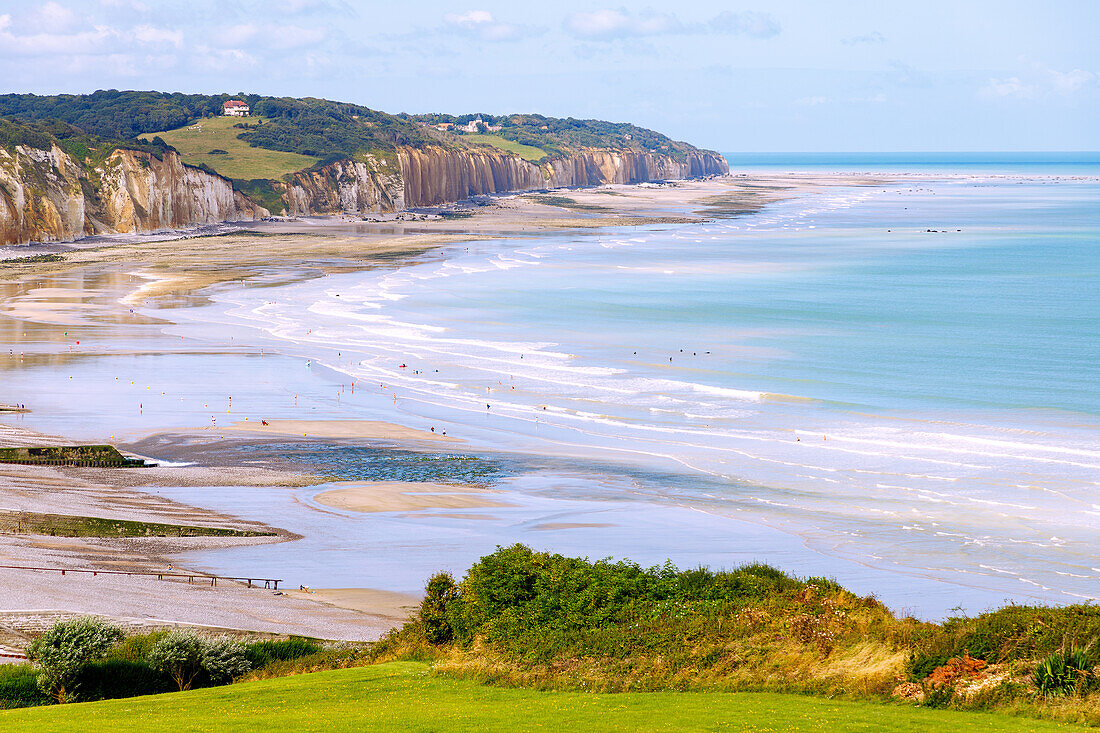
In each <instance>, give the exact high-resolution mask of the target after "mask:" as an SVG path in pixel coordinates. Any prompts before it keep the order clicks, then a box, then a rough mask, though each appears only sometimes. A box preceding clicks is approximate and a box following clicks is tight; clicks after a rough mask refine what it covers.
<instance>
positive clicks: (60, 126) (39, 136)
mask: <svg viewBox="0 0 1100 733" xmlns="http://www.w3.org/2000/svg"><path fill="white" fill-rule="evenodd" d="M18 145H22V146H24V147H27V148H36V149H39V150H49V149H50V148H51V147H52V146H53V145H57V146H58V147H60V148H61V149H62V150H64V151H65V152H66V153H68V154H69V155H71V156H72V157H73V158H74V159H75V160H77V161H80V162H82V163H86V164H87V163H91V164H97V163H100V162H102V161H103V160H105V159H106V158H107V156H109V155H110V154H111V153H113V152H114V151H115V150H118V149H119V148H126V149H128V150H138V151H140V152H144V153H149V154H151V155H154V156H156V157H157V158H161V157H162V156H163V155H164V153H165V152H166V151H168V150H170V149H171V147H170V146H169V145H168V144H167V143H166V142H164V140H162V139H161V138H159V137H156V136H154V137H153V138H151V139H149V140H128V141H122V140H117V139H108V138H103V137H100V136H99V135H93V134H88V133H86V132H84V131H83V130H81V129H79V128H77V127H74V126H73V125H70V124H67V123H65V122H62V121H60V120H51V119H46V120H35V121H21V120H18V119H15V120H12V119H4V118H2V117H0V147H2V148H4V149H5V150H8V151H9V152H11V151H14V150H15V147H16V146H18Z"/></svg>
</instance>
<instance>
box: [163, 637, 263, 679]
mask: <svg viewBox="0 0 1100 733" xmlns="http://www.w3.org/2000/svg"><path fill="white" fill-rule="evenodd" d="M146 661H147V662H148V664H149V666H150V667H152V668H153V669H155V670H157V671H158V672H161V673H163V674H166V675H168V676H169V677H170V678H171V679H172V681H173V682H174V683H175V684H176V686H177V687H178V688H179V689H180V691H183V690H190V689H191V688H192V687H193V686H195V685H196V683H197V684H199V685H200V686H201V685H202V684H205V683H212V684H222V683H225V682H229V681H231V680H232V679H233V678H234V677H237V676H239V675H242V674H244V673H245V672H247V671H248V670H249V669H251V665H250V664H249V661H248V657H247V656H246V653H245V647H244V644H241V643H240V642H238V641H234V640H232V639H227V638H218V639H204V638H203V637H201V636H199V635H198V634H196V633H195V632H193V631H188V630H176V631H169V632H168V633H167V634H165V635H164V636H163V637H162V638H161V639H160V640H159V641H157V642H156V643H155V644H153V646H152V648H151V649H150V650H149V654H148V656H147V657H146Z"/></svg>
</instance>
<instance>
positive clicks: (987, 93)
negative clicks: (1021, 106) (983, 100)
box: [978, 76, 1036, 99]
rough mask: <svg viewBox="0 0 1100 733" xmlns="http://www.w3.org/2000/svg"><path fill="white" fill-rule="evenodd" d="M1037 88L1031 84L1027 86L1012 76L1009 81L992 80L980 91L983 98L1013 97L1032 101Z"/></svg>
mask: <svg viewBox="0 0 1100 733" xmlns="http://www.w3.org/2000/svg"><path fill="white" fill-rule="evenodd" d="M1035 92H1036V88H1035V87H1034V86H1033V85H1031V84H1025V83H1024V82H1022V81H1020V78H1019V77H1016V76H1010V77H1008V78H1007V79H990V80H989V81H988V82H986V85H985V86H984V87H982V88H981V89H980V90H979V92H978V93H979V94H981V95H982V96H983V97H1013V98H1016V99H1030V98H1031V97H1033V96H1035Z"/></svg>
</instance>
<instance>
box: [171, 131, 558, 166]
mask: <svg viewBox="0 0 1100 733" xmlns="http://www.w3.org/2000/svg"><path fill="white" fill-rule="evenodd" d="M462 138H463V139H464V140H469V141H470V142H472V143H483V144H485V145H492V146H493V147H494V148H500V149H501V150H507V151H508V152H509V153H515V154H516V155H518V156H519V157H521V158H523V159H524V160H529V161H531V162H532V163H537V162H539V161H540V160H542V159H543V158H545V157H546V151H545V150H543V149H542V148H536V147H535V146H533V145H524V144H523V143H517V142H516V141H514V140H506V139H504V138H502V137H501V136H500V135H478V134H467V135H463V136H462ZM165 139H167V138H165Z"/></svg>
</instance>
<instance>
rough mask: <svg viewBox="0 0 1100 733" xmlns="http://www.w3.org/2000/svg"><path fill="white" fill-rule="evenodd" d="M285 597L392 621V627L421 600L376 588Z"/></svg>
mask: <svg viewBox="0 0 1100 733" xmlns="http://www.w3.org/2000/svg"><path fill="white" fill-rule="evenodd" d="M286 595H288V596H290V597H291V598H304V599H307V600H310V601H314V602H316V603H324V604H326V605H329V606H335V607H336V608H347V609H350V610H352V611H361V612H363V613H369V614H371V615H373V616H382V617H384V618H389V619H393V621H394V625H395V626H396V625H397V624H400V623H403V622H404V621H405V620H406V619H407V618H408V617H409V615H410V614H412V613H413V612H414V611H415V610H416V608H417V607H418V606H419V605H420V596H414V595H411V594H409V593H395V592H393V591H388V590H377V589H375V588H309V589H304V590H288V591H286Z"/></svg>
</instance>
